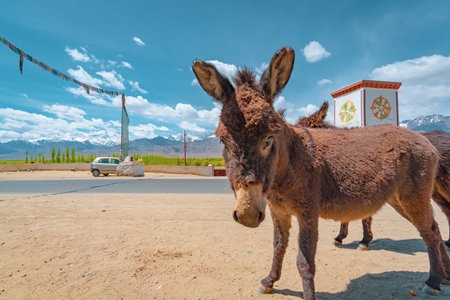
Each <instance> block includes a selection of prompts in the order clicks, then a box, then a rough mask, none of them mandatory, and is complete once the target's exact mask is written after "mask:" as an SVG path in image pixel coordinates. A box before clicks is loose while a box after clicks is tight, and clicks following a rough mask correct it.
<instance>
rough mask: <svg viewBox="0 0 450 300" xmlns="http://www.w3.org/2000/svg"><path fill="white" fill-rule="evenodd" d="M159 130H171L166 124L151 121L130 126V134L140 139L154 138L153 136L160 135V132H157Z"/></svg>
mask: <svg viewBox="0 0 450 300" xmlns="http://www.w3.org/2000/svg"><path fill="white" fill-rule="evenodd" d="M157 131H160V132H166V131H169V128H167V127H166V126H155V125H153V124H151V123H148V124H139V125H137V126H130V127H129V132H130V135H132V136H134V137H135V138H138V139H142V138H147V139H152V138H155V137H156V136H158V135H160V134H157V133H155V132H157Z"/></svg>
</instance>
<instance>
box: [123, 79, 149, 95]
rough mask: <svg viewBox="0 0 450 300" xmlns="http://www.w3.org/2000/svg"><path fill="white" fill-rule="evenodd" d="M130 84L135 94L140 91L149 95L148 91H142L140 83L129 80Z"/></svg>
mask: <svg viewBox="0 0 450 300" xmlns="http://www.w3.org/2000/svg"><path fill="white" fill-rule="evenodd" d="M128 83H129V84H130V85H131V90H132V91H133V92H135V91H139V92H141V93H142V94H147V93H148V92H147V91H146V90H144V89H142V88H141V87H139V82H137V81H135V82H133V81H131V80H128Z"/></svg>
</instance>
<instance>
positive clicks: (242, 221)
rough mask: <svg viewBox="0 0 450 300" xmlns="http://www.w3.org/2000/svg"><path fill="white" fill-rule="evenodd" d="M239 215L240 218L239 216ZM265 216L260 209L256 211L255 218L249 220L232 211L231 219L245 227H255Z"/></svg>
mask: <svg viewBox="0 0 450 300" xmlns="http://www.w3.org/2000/svg"><path fill="white" fill-rule="evenodd" d="M239 217H240V218H239ZM265 217H266V214H265V212H263V211H260V212H259V213H258V216H257V219H256V220H249V219H248V218H243V217H242V216H239V213H238V212H237V211H234V212H233V219H234V220H235V221H236V222H238V223H239V224H242V225H244V226H246V227H250V228H256V227H258V226H259V224H261V222H262V221H264V218H265Z"/></svg>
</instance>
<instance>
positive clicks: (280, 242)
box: [258, 206, 292, 294]
mask: <svg viewBox="0 0 450 300" xmlns="http://www.w3.org/2000/svg"><path fill="white" fill-rule="evenodd" d="M271 216H272V220H273V259H272V268H271V269H270V273H269V275H268V276H267V277H266V278H264V279H263V280H261V284H260V286H259V287H258V292H259V293H261V294H268V293H270V292H271V291H272V287H273V284H274V283H275V281H277V280H279V279H280V276H281V269H282V266H283V258H284V254H285V253H286V248H287V246H288V241H289V229H290V228H291V219H292V217H291V215H288V214H285V213H282V212H279V211H277V207H273V206H272V207H271Z"/></svg>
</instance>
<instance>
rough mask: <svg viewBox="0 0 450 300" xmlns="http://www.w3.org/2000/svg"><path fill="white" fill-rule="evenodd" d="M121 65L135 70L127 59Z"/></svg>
mask: <svg viewBox="0 0 450 300" xmlns="http://www.w3.org/2000/svg"><path fill="white" fill-rule="evenodd" d="M121 66H122V67H125V68H128V69H132V70H133V66H132V65H131V64H130V63H128V62H126V61H123V62H122V65H121Z"/></svg>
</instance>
